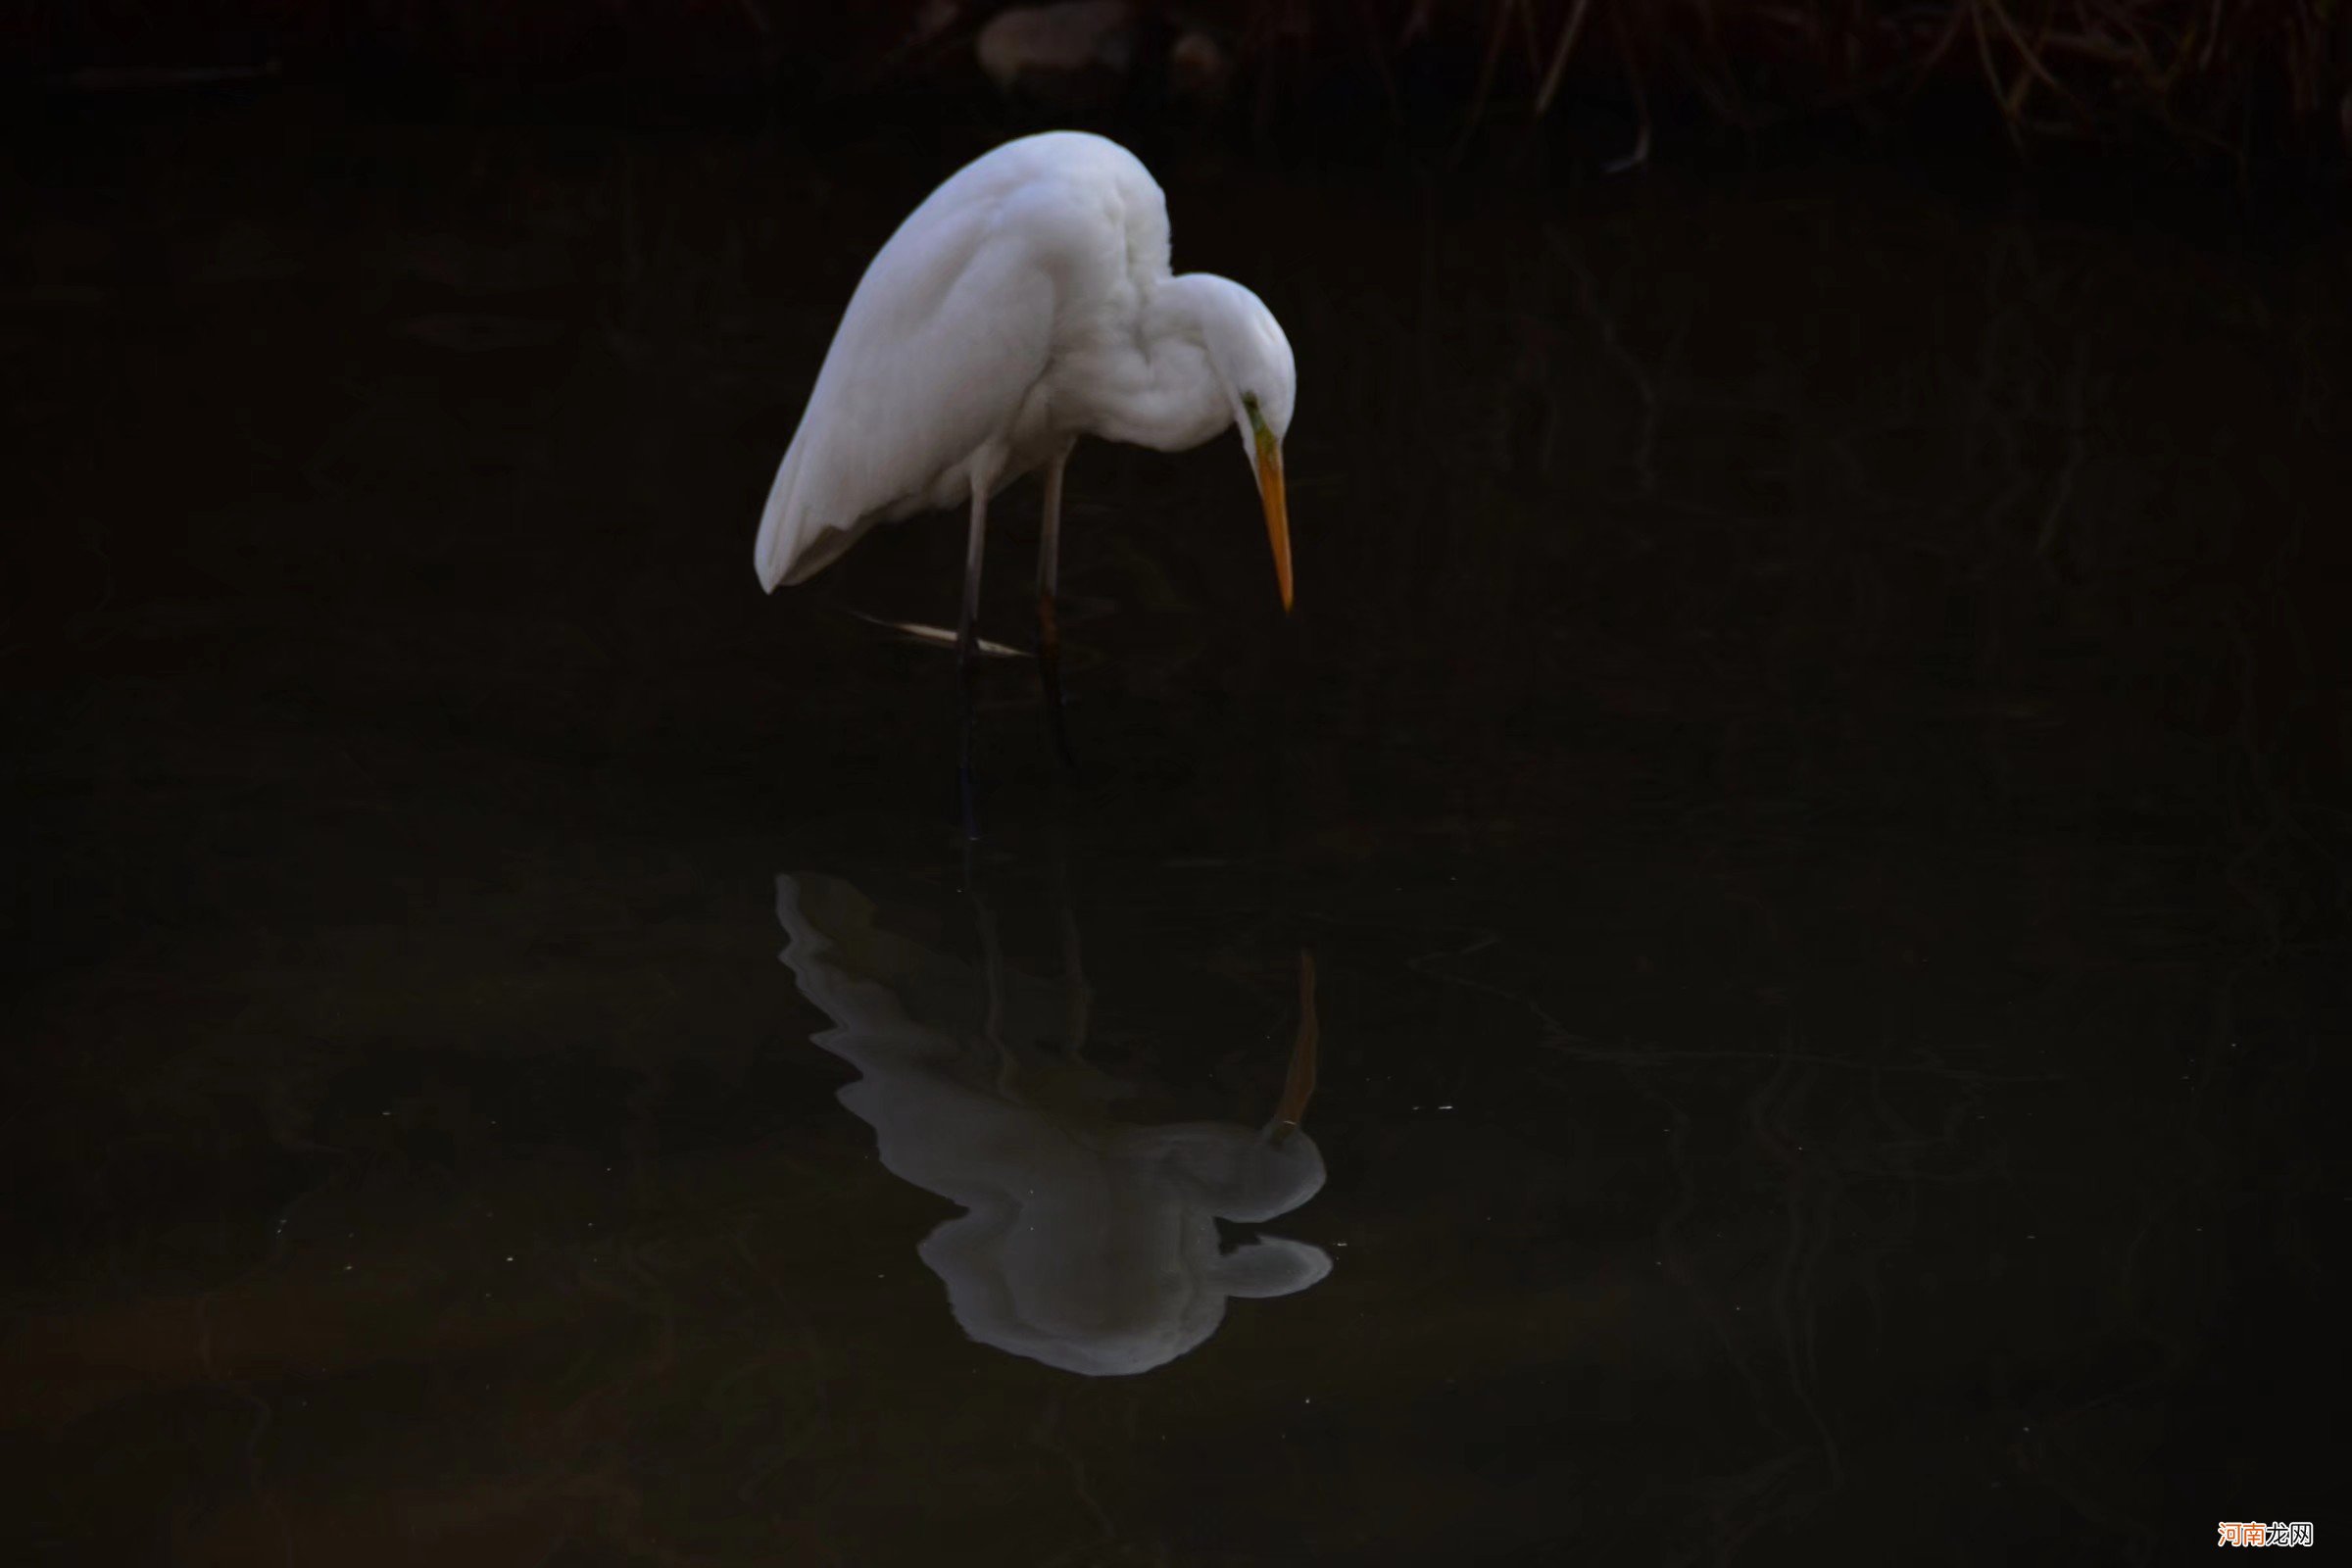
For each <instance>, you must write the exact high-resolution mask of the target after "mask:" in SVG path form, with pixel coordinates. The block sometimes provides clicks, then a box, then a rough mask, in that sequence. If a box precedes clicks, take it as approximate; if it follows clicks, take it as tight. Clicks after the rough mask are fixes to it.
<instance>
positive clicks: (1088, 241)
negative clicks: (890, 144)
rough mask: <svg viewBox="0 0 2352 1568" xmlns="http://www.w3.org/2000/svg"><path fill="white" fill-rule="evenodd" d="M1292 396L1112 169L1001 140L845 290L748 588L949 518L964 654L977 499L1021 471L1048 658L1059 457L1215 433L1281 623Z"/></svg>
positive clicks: (1110, 164)
mask: <svg viewBox="0 0 2352 1568" xmlns="http://www.w3.org/2000/svg"><path fill="white" fill-rule="evenodd" d="M1297 384H1298V383H1297V371H1296V368H1295V366H1294V363H1293V361H1292V357H1291V348H1290V343H1289V340H1288V339H1287V338H1285V337H1284V335H1283V331H1282V327H1281V325H1280V324H1279V323H1277V322H1276V321H1275V319H1274V317H1273V314H1272V313H1271V312H1269V311H1268V310H1267V309H1266V307H1265V305H1264V304H1263V303H1262V302H1261V301H1260V300H1259V299H1258V298H1257V296H1256V295H1254V294H1252V293H1250V290H1248V289H1246V288H1244V287H1243V286H1242V285H1240V284H1239V283H1235V282H1232V281H1230V280H1228V279H1225V278H1221V277H1214V276H1211V275H1209V274H1206V273H1188V274H1185V275H1182V276H1177V275H1173V274H1171V273H1170V271H1169V268H1168V216H1167V205H1166V201H1165V198H1164V197H1163V196H1162V195H1161V193H1160V189H1159V186H1158V184H1157V183H1156V182H1154V181H1153V179H1152V175H1151V173H1150V172H1148V171H1147V170H1146V169H1145V168H1144V166H1143V164H1142V163H1141V162H1139V161H1138V160H1137V159H1136V158H1135V156H1134V155H1133V154H1131V153H1129V152H1128V151H1127V150H1126V149H1124V148H1122V147H1120V146H1119V145H1118V144H1117V143H1115V142H1111V141H1106V140H1104V139H1103V137H1100V136H1093V135H1087V134H1083V133H1080V132H1074V131H1054V132H1048V133H1046V134H1044V135H1037V136H1026V137H1023V138H1021V139H1020V140H1017V141H1013V142H1008V143H1006V144H1005V145H1004V146H1002V147H999V148H997V149H996V150H995V151H993V152H990V153H988V154H986V155H984V156H983V157H981V158H979V159H977V160H975V161H974V162H972V163H971V164H969V165H967V166H965V167H964V168H963V169H962V170H960V171H959V172H956V174H954V175H952V176H951V177H950V178H949V179H948V180H947V181H946V182H945V183H944V184H942V185H941V186H940V187H939V188H938V189H937V190H935V191H933V192H932V193H931V195H930V196H929V197H928V198H926V199H925V200H924V202H923V204H922V205H921V206H920V207H917V208H916V209H915V210H914V212H913V214H912V215H910V216H909V217H908V218H907V221H905V222H904V223H902V224H900V225H899V229H898V231H897V232H896V233H894V234H893V235H892V236H891V237H890V240H889V242H888V243H886V244H885V245H884V246H883V247H882V249H881V251H880V252H879V253H878V254H877V255H876V256H875V257H874V260H873V262H872V263H871V264H870V265H869V266H868V267H867V269H866V271H865V275H864V277H863V278H862V279H860V280H859V282H858V290H857V292H856V294H855V295H853V296H852V298H851V300H850V305H849V309H848V311H846V312H845V313H844V314H843V316H842V319H841V325H840V326H839V328H838V329H837V330H836V331H835V333H834V337H833V345H832V347H831V349H829V350H828V351H827V352H826V355H825V361H824V366H823V368H821V369H820V370H819V371H818V372H817V377H816V386H815V389H814V390H813V391H812V392H811V393H810V395H809V407H808V409H807V411H806V412H805V413H804V414H803V415H802V417H801V424H800V428H799V430H798V431H797V432H795V434H794V436H793V438H792V445H791V447H790V449H789V450H788V451H786V453H785V455H784V461H783V464H782V465H781V466H779V467H778V468H777V470H776V480H775V484H774V486H773V488H772V489H771V490H770V492H769V494H768V501H767V510H766V514H765V515H764V516H763V517H762V518H761V520H760V538H759V544H758V547H757V551H756V557H755V560H756V564H757V566H758V568H759V573H760V583H761V585H762V586H763V587H765V588H767V589H769V590H771V591H772V590H773V589H774V588H775V587H776V585H777V584H779V583H798V582H803V581H805V580H807V579H808V578H809V577H810V576H812V575H813V574H815V573H816V572H817V571H820V570H822V569H823V568H824V567H825V566H826V565H828V564H831V563H832V562H833V561H835V560H836V559H838V558H839V557H840V556H841V554H842V553H843V552H844V551H846V550H847V549H849V547H850V546H851V545H853V544H855V543H856V542H857V541H858V538H859V537H860V536H862V535H863V534H864V532H865V531H866V530H867V529H868V528H871V527H872V526H873V525H874V524H876V523H878V522H887V521H895V520H897V519H899V518H902V517H906V516H908V515H913V514H915V513H918V512H922V511H926V510H929V509H932V508H938V507H949V506H954V505H956V504H957V503H958V502H962V503H967V504H968V505H969V506H970V508H971V538H970V547H971V548H970V552H969V556H968V558H967V562H966V570H965V592H964V612H965V613H964V619H963V623H962V631H961V638H960V640H961V642H962V643H963V645H964V646H965V648H966V650H967V652H968V649H969V646H970V643H971V639H972V636H973V630H972V624H971V620H972V614H973V612H974V608H975V605H976V601H977V596H978V586H979V559H980V546H981V543H982V540H983V538H984V535H985V529H986V516H987V504H988V500H989V497H990V496H992V495H994V494H995V493H996V492H998V491H999V490H1001V489H1003V488H1004V487H1005V485H1007V484H1009V483H1010V482H1011V481H1012V480H1013V479H1015V478H1017V477H1019V476H1020V475H1022V474H1024V473H1028V472H1031V471H1033V470H1035V469H1038V468H1041V467H1042V468H1045V469H1046V470H1047V484H1046V528H1045V533H1044V538H1043V541H1042V545H1041V552H1040V570H1039V588H1040V595H1041V604H1040V613H1041V620H1042V622H1043V630H1044V632H1045V639H1046V644H1047V649H1048V651H1049V652H1050V651H1051V641H1052V626H1053V621H1052V597H1053V593H1054V580H1055V574H1056V573H1055V562H1054V556H1055V552H1056V549H1057V544H1058V525H1059V510H1060V508H1059V503H1060V477H1061V466H1062V463H1063V461H1064V460H1065V459H1066V457H1067V455H1068V453H1069V450H1070V446H1071V444H1072V443H1073V442H1074V441H1075V440H1076V439H1077V438H1078V437H1079V436H1082V435H1094V436H1101V437H1103V438H1104V439H1107V440H1113V441H1125V442H1130V443H1134V444H1137V445H1141V446H1148V447H1153V448H1156V449H1159V450H1161V451H1180V450H1183V449H1185V448H1188V447H1194V446H1198V445H1200V444H1201V443H1202V442H1203V441H1206V440H1208V439H1209V438H1210V437H1212V436H1214V435H1215V434H1216V433H1217V432H1218V431H1219V430H1221V429H1224V428H1226V427H1228V426H1233V427H1235V428H1237V429H1238V430H1239V431H1240V432H1241V435H1242V440H1243V449H1244V452H1245V454H1246V455H1247V456H1248V457H1249V458H1250V460H1251V463H1252V465H1253V466H1254V468H1255V470H1256V474H1257V480H1258V488H1259V493H1260V498H1261V501H1262V504H1263V507H1264V510H1265V514H1266V525H1267V530H1268V535H1269V538H1270V540H1271V541H1272V544H1273V548H1274V554H1275V565H1276V572H1277V576H1278V578H1279V580H1280V584H1281V588H1282V597H1283V603H1284V606H1285V608H1286V609H1287V608H1288V606H1289V604H1290V599H1291V572H1290V542H1289V523H1288V515H1287V509H1286V505H1285V500H1284V490H1283V478H1282V446H1281V443H1282V438H1283V436H1284V434H1285V433H1286V432H1287V431H1288V430H1289V428H1290V421H1291V413H1292V408H1293V404H1294V402H1295V399H1296V394H1297Z"/></svg>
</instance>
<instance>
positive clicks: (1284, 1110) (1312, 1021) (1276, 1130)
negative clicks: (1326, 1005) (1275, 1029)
mask: <svg viewBox="0 0 2352 1568" xmlns="http://www.w3.org/2000/svg"><path fill="white" fill-rule="evenodd" d="M1322 1038H1323V1029H1322V1025H1321V1024H1320V1023H1319V1022H1317V1020H1316V1018H1315V956H1314V955H1313V954H1311V953H1307V952H1303V951H1301V952H1300V953H1299V1038H1298V1039H1297V1040H1296V1041H1294V1042H1293V1043H1292V1045H1291V1069H1290V1071H1289V1072H1288V1073H1287V1074H1286V1075H1285V1076H1284V1079H1283V1085H1282V1102H1281V1103H1279V1104H1277V1105H1276V1106H1275V1107H1274V1119H1273V1120H1272V1121H1271V1122H1269V1123H1268V1124H1267V1127H1268V1131H1269V1133H1270V1134H1271V1136H1272V1139H1273V1141H1274V1142H1275V1143H1277V1144H1279V1143H1281V1142H1282V1141H1283V1140H1284V1139H1286V1138H1288V1137H1290V1136H1291V1134H1293V1133H1295V1132H1297V1131H1298V1130H1299V1122H1300V1121H1302V1120H1303V1119H1305V1116H1306V1103H1307V1102H1308V1101H1310V1100H1312V1099H1313V1098H1314V1096H1315V1052H1316V1048H1317V1047H1318V1046H1319V1045H1320V1044H1321V1042H1322Z"/></svg>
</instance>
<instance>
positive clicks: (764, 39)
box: [0, 0, 2352, 161]
mask: <svg viewBox="0 0 2352 1568" xmlns="http://www.w3.org/2000/svg"><path fill="white" fill-rule="evenodd" d="M1005 9H1008V8H1007V7H1006V6H1005V4H1004V3H1003V0H883V3H877V4H875V5H872V6H870V7H840V6H834V5H823V6H811V5H795V4H793V3H792V0H609V3H607V4H603V5H597V6H585V7H584V6H576V5H572V4H568V3H565V0H515V3H513V4H505V5H498V6H481V5H476V4H473V3H471V0H317V3H313V4H296V3H294V0H212V3H208V4H204V5H199V6H183V5H176V4H165V3H163V0H92V3H91V4H89V5H88V6H85V7H71V8H68V7H56V8H40V7H23V6H19V7H15V8H0V57H14V58H15V59H16V60H17V61H18V62H19V63H20V65H21V66H24V65H28V66H29V67H30V68H31V70H32V71H33V73H36V74H40V75H43V76H46V77H48V78H50V79H52V80H60V81H72V82H74V83H76V84H78V85H79V86H82V87H85V88H97V87H107V88H123V87H126V86H137V85H153V84H156V83H157V82H159V81H171V80H174V79H178V80H184V81H207V80H218V79H219V78H220V76H221V74H222V73H223V72H226V73H231V74H233V73H239V72H243V73H253V72H263V71H268V72H283V73H286V74H288V75H293V76H300V75H304V74H317V73H328V74H332V73H346V72H349V71H352V70H366V71H369V72H384V71H390V72H393V73H403V72H422V73H437V74H449V73H455V74H457V75H459V76H464V77H482V76H489V77H495V78H514V77H516V76H524V77H533V78H539V79H543V80H544V79H549V78H554V79H561V80H566V81H575V82H576V81H582V80H595V81H608V82H609V81H621V80H626V81H644V80H658V81H663V82H668V83H672V84H679V83H683V84H688V85H691V86H692V87H693V88H695V89H696V90H697V91H707V90H710V89H711V88H713V87H722V86H723V87H727V88H730V89H735V90H757V89H759V88H760V87H762V86H768V85H773V84H774V83H776V82H778V81H783V82H787V83H791V84H793V85H794V86H796V87H799V88H807V87H810V86H821V87H822V88H823V89H824V90H823V92H822V94H821V95H822V97H823V98H824V99H825V100H827V101H828V102H830V103H838V100H839V98H840V96H841V95H843V94H845V93H846V94H850V95H853V96H854V95H856V94H858V93H861V92H863V91H866V90H869V89H871V88H874V87H877V86H888V85H891V84H893V83H894V82H897V83H900V84H905V83H907V82H908V81H910V80H913V79H918V78H919V79H920V81H921V82H922V84H923V85H924V86H926V87H937V86H939V85H941V84H942V83H943V81H944V82H946V83H948V84H954V83H956V82H960V83H961V84H962V85H963V86H965V87H967V88H970V89H973V90H977V89H978V88H979V85H980V77H979V73H978V72H977V70H976V69H975V68H974V66H973V63H972V50H971V48H970V44H971V40H972V38H973V37H974V35H975V34H976V33H977V32H978V30H979V28H980V27H981V26H982V25H985V24H986V23H987V22H988V20H989V19H990V18H991V17H992V16H993V15H995V14H997V13H999V12H1002V11H1004V10H1005ZM1133 10H1134V12H1135V13H1136V15H1137V18H1138V21H1139V24H1140V25H1141V27H1142V28H1143V30H1144V32H1146V33H1152V32H1153V31H1155V30H1156V32H1157V33H1158V34H1159V35H1160V36H1162V38H1163V39H1164V38H1166V37H1168V36H1173V35H1175V34H1177V33H1180V32H1183V31H1187V30H1197V31H1200V32H1201V33H1203V34H1205V35H1206V36H1207V37H1208V38H1210V39H1213V40H1215V41H1216V42H1217V43H1218V45H1219V46H1220V51H1219V52H1220V55H1221V57H1222V58H1223V59H1226V60H1229V61H1230V62H1232V64H1233V65H1234V66H1235V67H1236V68H1238V71H1237V73H1238V78H1239V80H1240V81H1241V82H1242V83H1243V84H1244V87H1245V90H1244V91H1243V92H1241V93H1239V94H1236V95H1234V97H1233V99H1232V100H1231V102H1232V103H1233V104H1234V106H1235V108H1236V110H1237V111H1238V110H1241V109H1244V108H1247V107H1250V106H1254V109H1255V111H1256V112H1258V113H1260V114H1263V113H1266V112H1268V111H1269V110H1270V109H1276V108H1280V107H1281V106H1283V105H1285V104H1290V105H1293V106H1296V105H1299V104H1301V103H1305V102H1310V101H1311V102H1312V103H1314V104H1315V105H1317V106H1318V110H1319V109H1320V108H1321V106H1324V105H1327V104H1329V103H1331V102H1332V101H1334V99H1335V96H1336V97H1342V98H1344V97H1346V96H1348V95H1349V94H1352V96H1353V98H1354V99H1355V101H1356V102H1358V103H1360V104H1363V105H1367V106H1373V105H1382V104H1385V105H1386V106H1387V107H1388V108H1389V109H1391V110H1394V111H1402V112H1426V113H1429V114H1432V115H1435V116H1440V117H1446V116H1450V117H1454V118H1456V119H1458V120H1460V121H1462V122H1463V123H1470V124H1476V123H1494V122H1498V121H1501V122H1507V121H1511V120H1519V121H1522V122H1525V121H1527V120H1531V119H1539V118H1543V117H1545V116H1549V115H1554V114H1556V113H1557V112H1559V111H1560V110H1561V108H1562V107H1563V105H1565V104H1572V103H1573V102H1574V101H1575V100H1576V98H1577V97H1578V96H1579V95H1596V96H1603V97H1607V98H1609V99H1611V100H1612V101H1614V102H1616V103H1618V104H1621V105H1629V106H1631V107H1632V108H1633V109H1634V110H1635V112H1636V114H1637V115H1638V117H1639V119H1640V121H1641V123H1642V129H1643V130H1644V131H1646V130H1647V129H1648V125H1649V122H1650V119H1651V117H1652V115H1653V114H1655V115H1657V116H1658V117H1660V118H1661V119H1663V118H1664V117H1665V116H1667V115H1668V114H1672V115H1675V116H1677V117H1686V118H1689V119H1691V120H1694V121H1712V122H1714V123H1721V124H1730V125H1734V126H1740V127H1753V126H1756V125H1759V124H1764V123H1776V122H1781V121H1785V120H1787V119H1789V118H1792V117H1797V118H1801V117H1807V116H1817V115H1822V114H1837V115H1846V116H1858V117H1861V118H1864V119H1866V120H1871V121H1887V120H1891V121H1903V120H1916V119H1920V118H1923V117H1949V116H1955V115H1956V116H1958V117H1959V118H1961V119H1963V120H1966V121H1973V122H1974V123H1978V124H1987V123H1997V124H1998V125H2000V126H2002V127H2005V129H2006V131H2007V133H2008V134H2009V136H2010V137H2011V138H2012V139H2013V140H2014V141H2015V142H2016V143H2017V144H2018V146H2019V147H2021V148H2025V147H2028V146H2031V145H2033V144H2034V143H2037V142H2042V141H2048V140H2051V139H2065V140H2082V139H2089V140H2092V141H2096V142H2102V143H2129V144H2138V145H2143V146H2147V145H2153V146H2165V145H2170V146H2175V147H2179V148H2181V149H2184V150H2188V151H2192V152H2196V153H2200V154H2222V155H2227V156H2238V157H2242V156H2248V155H2291V156H2303V157H2310V156H2321V157H2325V158H2327V159H2329V160H2331V161H2332V160H2340V159H2341V157H2342V156H2343V154H2344V153H2345V151H2346V150H2347V148H2348V147H2352V9H2348V8H2347V7H2346V6H2345V5H2344V4H2343V0H1189V3H1174V0H1135V3H1134V6H1133ZM1145 58H1149V50H1148V49H1147V51H1146V52H1145V53H1144V54H1143V55H1139V59H1145ZM1327 89H1337V91H1336V94H1335V93H1334V92H1333V91H1329V90H1327ZM801 101H804V102H805V101H807V99H806V97H805V96H804V97H802V99H801Z"/></svg>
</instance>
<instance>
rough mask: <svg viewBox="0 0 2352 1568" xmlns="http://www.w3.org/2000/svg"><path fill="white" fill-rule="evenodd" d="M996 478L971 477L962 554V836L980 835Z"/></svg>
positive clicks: (958, 780)
mask: <svg viewBox="0 0 2352 1568" xmlns="http://www.w3.org/2000/svg"><path fill="white" fill-rule="evenodd" d="M991 477H993V476H983V475H981V474H978V473H975V474H973V476H972V532H971V539H970V541H969V543H967V544H966V545H965V546H964V552H963V611H962V613H961V614H960V615H959V616H958V617H957V618H956V683H957V685H958V686H959V687H960V688H961V689H962V693H963V726H962V727H963V737H962V747H961V751H960V754H959V761H958V768H957V772H956V784H957V786H958V794H959V795H960V797H961V804H962V807H963V836H964V838H965V839H966V840H972V839H977V838H978V837H979V836H980V812H979V801H978V797H979V786H978V782H977V780H976V779H975V777H974V775H973V772H972V729H973V725H974V722H975V718H974V711H975V709H976V708H977V706H978V704H977V689H978V684H979V673H980V561H981V557H982V555H983V554H984V553H985V552H984V548H983V547H984V546H985V545H986V544H987V542H988V490H989V484H990V482H991Z"/></svg>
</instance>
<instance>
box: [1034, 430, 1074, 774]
mask: <svg viewBox="0 0 2352 1568" xmlns="http://www.w3.org/2000/svg"><path fill="white" fill-rule="evenodd" d="M1069 460H1070V449H1069V448H1068V447H1063V448H1062V449H1061V450H1060V451H1059V452H1056V453H1055V454H1054V457H1053V460H1052V461H1051V462H1049V463H1048V464H1047V465H1046V505H1045V525H1044V527H1042V528H1041V529H1040V530H1039V532H1038V536H1037V666H1038V673H1039V675H1040V677H1041V678H1042V679H1043V680H1044V682H1045V688H1046V724H1047V727H1048V728H1049V729H1051V730H1052V731H1053V733H1054V750H1055V751H1057V752H1059V753H1060V754H1061V760H1062V763H1063V764H1064V765H1065V766H1068V767H1071V768H1075V767H1076V766H1077V765H1078V760H1077V758H1076V757H1075V756H1073V755H1072V753H1071V751H1070V733H1069V728H1068V726H1067V725H1066V724H1065V723H1064V722H1063V720H1062V711H1061V627H1060V625H1059V623H1058V622H1057V621H1056V620H1055V619H1054V595H1055V594H1056V593H1058V592H1059V591H1060V587H1061V470H1062V466H1063V465H1064V464H1066V463H1068V462H1069Z"/></svg>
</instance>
